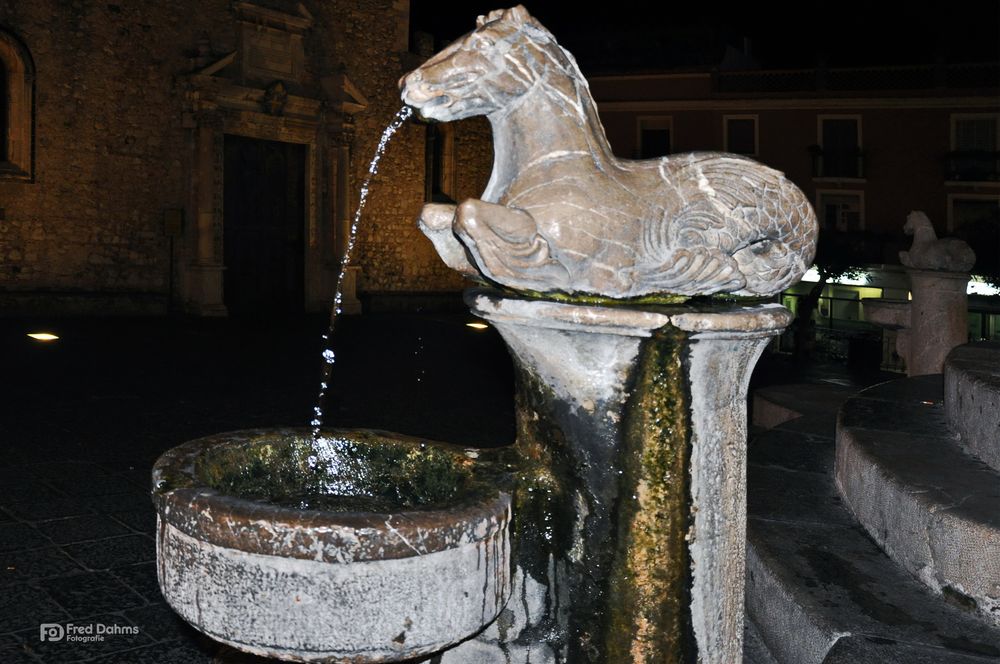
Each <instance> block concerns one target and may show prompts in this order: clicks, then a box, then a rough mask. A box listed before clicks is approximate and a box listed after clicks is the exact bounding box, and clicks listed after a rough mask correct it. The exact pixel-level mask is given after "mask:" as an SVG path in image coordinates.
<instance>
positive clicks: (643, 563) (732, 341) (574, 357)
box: [441, 291, 791, 664]
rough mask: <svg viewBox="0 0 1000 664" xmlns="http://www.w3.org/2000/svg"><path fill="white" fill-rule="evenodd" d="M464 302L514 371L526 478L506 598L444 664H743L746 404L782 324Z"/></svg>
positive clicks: (763, 312)
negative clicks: (497, 338)
mask: <svg viewBox="0 0 1000 664" xmlns="http://www.w3.org/2000/svg"><path fill="white" fill-rule="evenodd" d="M467 300H468V301H469V303H470V305H471V306H472V310H473V312H474V313H475V314H477V315H479V316H482V317H483V318H485V319H487V320H489V321H490V322H491V323H492V324H493V325H494V326H496V328H497V329H498V330H499V332H500V334H501V335H502V336H503V338H504V340H505V341H506V342H507V345H508V347H509V348H510V351H511V354H512V355H513V357H514V360H515V367H516V370H517V378H518V380H517V407H516V412H517V419H518V422H517V426H518V438H517V443H516V445H517V449H518V451H519V456H520V457H521V459H522V460H523V463H524V466H523V470H522V471H521V476H520V478H519V479H520V482H519V486H518V489H517V492H516V493H517V495H516V497H515V507H514V524H515V525H514V529H515V530H514V533H515V534H514V546H515V550H516V553H515V557H514V560H515V561H516V569H515V571H514V575H513V578H514V584H515V588H514V591H513V597H514V599H513V600H512V601H511V602H510V603H509V604H508V610H507V611H506V612H505V613H504V614H501V616H500V618H499V619H498V620H497V622H496V623H495V625H494V626H493V627H491V628H490V629H488V630H487V631H486V632H484V633H483V635H481V636H480V637H479V638H478V639H476V640H475V641H473V642H470V643H468V644H466V645H463V646H460V647H459V648H457V649H455V650H453V651H449V652H448V653H446V654H445V655H444V657H443V658H442V660H441V662H442V664H451V663H452V662H460V661H477V662H483V663H484V664H485V663H487V662H506V663H508V664H509V663H510V662H516V663H517V664H526V663H527V662H529V661H530V662H531V663H533V664H537V663H538V662H573V663H574V664H584V663H588V662H589V663H595V664H596V663H610V662H613V663H614V664H626V663H629V664H639V663H642V664H653V663H654V662H655V663H656V664H670V663H672V662H677V663H681V662H691V661H695V659H697V661H699V662H702V663H703V664H733V663H734V662H739V661H740V660H741V657H742V647H743V646H742V644H743V587H744V570H745V527H746V389H747V383H748V381H749V376H750V372H751V370H752V369H753V366H754V364H755V363H756V360H757V358H758V357H759V355H760V353H761V352H762V350H763V348H764V347H765V346H766V344H767V342H768V339H770V338H771V337H772V336H774V335H776V334H778V333H779V332H780V331H781V330H782V329H783V328H784V327H785V326H786V325H787V324H788V322H789V320H790V318H791V316H790V314H789V313H788V311H787V310H786V309H784V308H783V307H781V306H779V305H755V306H733V305H711V306H707V307H703V308H693V307H687V306H683V305H678V306H670V307H628V306H588V305H577V304H563V303H557V302H551V301H540V300H529V299H522V298H517V297H501V296H499V295H498V294H496V293H493V292H490V291H472V292H470V294H469V295H468V296H467ZM463 657H465V658H466V659H462V658H463ZM470 657H472V658H473V659H468V658H470Z"/></svg>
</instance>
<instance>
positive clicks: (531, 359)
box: [154, 7, 817, 664]
mask: <svg viewBox="0 0 1000 664" xmlns="http://www.w3.org/2000/svg"><path fill="white" fill-rule="evenodd" d="M401 89H402V97H403V101H404V102H405V103H406V104H407V105H408V106H411V107H413V108H414V109H415V110H416V112H418V113H419V114H420V115H421V116H423V117H424V118H427V119H430V120H437V121H450V120H456V119H460V118H464V117H469V116H473V115H485V116H486V117H487V118H488V119H489V121H490V122H491V124H492V127H493V135H494V143H495V151H494V152H495V162H494V168H493V173H492V177H491V179H490V182H489V184H488V186H487V189H486V191H485V192H484V194H483V196H482V199H480V200H468V201H465V202H463V203H461V204H460V205H458V206H448V205H440V204H429V205H426V206H424V208H423V210H422V212H421V214H420V218H419V222H418V223H419V225H420V227H421V229H422V230H423V231H424V233H425V234H426V235H427V236H428V237H429V238H430V240H431V241H432V242H433V244H434V246H435V247H436V248H437V250H438V253H439V254H440V255H441V257H442V259H443V260H444V261H445V262H446V263H447V264H448V265H449V266H451V267H453V268H455V269H457V270H459V271H460V272H462V273H463V274H465V275H467V276H469V277H470V278H472V279H474V280H476V281H477V282H479V284H480V285H479V286H478V287H477V288H474V289H471V290H469V291H468V292H467V294H466V301H467V303H468V304H469V305H470V307H471V308H472V310H473V312H474V313H476V314H477V315H479V316H481V317H483V318H485V319H486V320H488V321H489V322H490V323H492V324H493V325H494V326H495V327H496V328H497V329H498V330H499V332H500V333H501V335H502V336H503V338H504V340H505V341H506V343H507V345H508V346H509V349H510V351H511V354H512V356H513V358H514V361H515V367H516V372H517V388H516V395H515V397H516V402H515V403H516V417H517V437H516V441H515V442H514V443H513V444H512V445H510V446H509V447H507V448H504V449H500V450H496V451H485V450H468V449H462V448H458V447H454V446H448V445H444V444H440V443H433V442H430V441H419V440H414V439H410V438H407V437H405V436H399V435H397V434H389V433H384V432H366V431H334V430H327V429H322V430H321V431H320V432H319V435H318V436H317V438H316V439H315V440H314V439H313V437H312V436H310V433H309V431H306V430H302V431H297V430H291V431H285V430H278V431H253V432H238V433H234V434H223V435H220V436H212V437H209V438H206V439H201V440H197V441H193V442H191V443H187V444H186V445H182V446H181V447H179V448H175V449H174V450H172V451H170V452H168V453H167V454H165V455H164V456H163V457H162V458H161V459H160V461H159V462H158V463H157V466H156V468H155V470H154V498H155V501H156V504H157V508H158V514H159V536H158V565H159V575H160V583H161V587H162V588H163V592H164V595H165V597H166V598H167V600H168V602H170V604H171V606H173V607H174V609H175V610H177V611H178V613H180V614H181V615H182V616H183V617H184V618H185V619H187V620H188V621H189V622H191V623H192V624H193V625H195V626H196V627H198V628H199V629H201V630H202V631H204V632H205V633H207V634H209V635H210V636H212V637H213V638H216V639H218V640H220V641H223V642H225V643H228V644H231V645H233V646H235V647H236V648H239V649H241V650H245V651H248V652H253V653H258V654H265V655H269V656H275V657H279V658H282V659H289V660H294V661H328V662H384V661H401V660H405V659H413V658H418V657H421V656H424V655H429V654H431V653H436V654H435V655H434V656H433V659H431V660H428V661H433V662H435V664H469V663H471V662H476V663H484V664H485V663H491V662H497V663H500V662H504V663H506V664H509V663H511V662H517V663H518V664H527V663H528V662H532V663H535V664H537V663H539V662H551V663H556V662H567V663H569V662H571V663H573V664H582V663H587V662H591V663H598V662H605V663H613V664H620V663H623V662H633V663H639V662H642V663H647V662H648V663H652V662H658V663H659V662H694V661H699V662H703V663H705V664H732V662H738V661H740V660H741V658H742V639H743V578H744V569H745V567H744V566H745V508H746V480H745V477H746V472H745V463H746V389H747V382H748V380H749V375H750V372H751V370H752V368H753V366H754V364H755V362H756V360H757V358H758V357H759V355H760V353H761V352H762V350H763V348H764V346H765V345H766V344H767V342H768V340H769V339H770V338H771V337H773V336H774V335H776V334H778V333H779V332H780V331H781V330H782V329H783V328H784V327H785V326H786V325H787V324H788V322H789V320H790V314H789V312H788V311H787V310H785V309H784V308H783V307H781V306H779V305H776V304H770V303H762V302H761V301H760V300H761V299H762V298H767V297H768V296H771V295H773V294H775V293H777V292H779V291H781V290H782V289H784V288H785V287H787V286H789V285H791V284H792V283H794V282H795V281H796V280H798V279H799V278H800V277H801V275H802V274H803V273H804V272H805V270H806V268H807V267H808V266H809V265H810V263H811V260H812V257H813V252H814V249H815V241H816V233H817V228H816V221H815V217H814V214H813V212H812V209H811V207H810V206H809V204H808V202H807V201H806V199H805V197H804V196H803V195H802V193H801V192H800V191H799V190H798V189H797V188H796V187H795V186H794V185H792V184H791V183H790V182H789V181H788V180H787V179H785V178H784V176H783V175H782V174H781V173H778V172H776V171H774V170H772V169H770V168H767V167H765V166H763V165H761V164H758V163H756V162H753V161H751V160H748V159H744V158H741V157H737V156H734V155H727V154H719V153H698V154H689V155H675V156H671V157H665V158H662V159H656V160H648V161H625V160H619V159H617V158H616V157H614V156H613V155H612V153H611V150H610V148H609V146H608V144H607V141H606V139H605V137H604V132H603V128H602V127H601V124H600V122H599V120H598V118H597V114H596V110H595V108H594V103H593V100H592V99H591V97H590V93H589V90H588V88H587V83H586V81H585V79H584V78H583V76H582V75H581V73H580V71H579V69H578V68H577V66H576V63H575V61H574V60H573V58H572V56H571V55H570V54H569V53H567V52H566V51H565V50H563V49H562V48H561V47H560V46H559V45H558V44H557V43H556V41H555V39H554V38H553V37H552V35H551V34H550V33H549V32H548V31H547V30H546V29H545V28H544V27H542V26H541V25H540V24H539V23H538V22H537V21H536V20H535V19H533V18H532V17H531V16H530V15H529V14H528V12H527V11H525V10H524V8H522V7H515V8H512V9H508V10H498V11H494V12H491V13H490V14H489V15H488V16H485V17H480V18H479V20H478V22H477V27H476V29H475V30H474V31H473V32H471V33H470V34H469V35H467V36H466V37H464V38H462V39H460V40H459V41H457V42H456V43H455V44H453V45H452V46H450V47H448V48H447V49H445V50H444V51H442V52H441V53H439V54H438V55H436V56H434V57H432V58H431V59H430V60H428V61H427V63H425V64H424V65H423V66H421V67H420V68H418V69H417V70H415V71H414V72H412V73H411V74H409V75H408V76H406V77H404V79H403V80H402V81H401ZM420 661H423V660H420Z"/></svg>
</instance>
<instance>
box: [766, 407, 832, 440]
mask: <svg viewBox="0 0 1000 664" xmlns="http://www.w3.org/2000/svg"><path fill="white" fill-rule="evenodd" d="M775 429H777V430H781V431H795V432H797V433H805V434H809V435H810V436H815V437H817V438H833V437H834V435H835V432H836V430H837V414H836V412H831V413H827V414H826V415H822V416H817V417H798V418H796V419H794V420H789V421H787V422H783V423H781V424H779V425H778V426H776V427H775Z"/></svg>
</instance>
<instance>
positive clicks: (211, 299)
mask: <svg viewBox="0 0 1000 664" xmlns="http://www.w3.org/2000/svg"><path fill="white" fill-rule="evenodd" d="M225 270H226V268H225V267H223V266H222V265H198V264H195V265H191V266H189V267H188V275H187V279H188V287H187V300H188V303H187V307H188V310H189V311H190V312H191V313H193V314H195V315H197V316H222V317H224V316H226V315H227V314H228V312H227V310H226V305H225V303H224V302H223V299H222V295H223V291H222V279H223V273H224V272H225Z"/></svg>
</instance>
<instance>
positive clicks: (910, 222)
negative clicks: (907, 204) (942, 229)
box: [903, 210, 937, 239]
mask: <svg viewBox="0 0 1000 664" xmlns="http://www.w3.org/2000/svg"><path fill="white" fill-rule="evenodd" d="M921 231H923V232H924V234H925V235H926V234H927V232H928V231H929V232H930V236H931V238H932V239H934V238H936V237H937V236H936V235H935V233H934V224H932V223H931V220H930V219H929V218H928V217H927V215H926V214H924V212H922V211H921V210H913V211H912V212H910V214H908V215H906V223H905V224H903V232H904V233H905V234H907V235H916V234H917V233H919V232H921Z"/></svg>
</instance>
